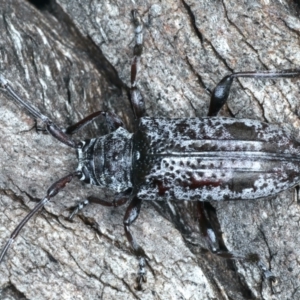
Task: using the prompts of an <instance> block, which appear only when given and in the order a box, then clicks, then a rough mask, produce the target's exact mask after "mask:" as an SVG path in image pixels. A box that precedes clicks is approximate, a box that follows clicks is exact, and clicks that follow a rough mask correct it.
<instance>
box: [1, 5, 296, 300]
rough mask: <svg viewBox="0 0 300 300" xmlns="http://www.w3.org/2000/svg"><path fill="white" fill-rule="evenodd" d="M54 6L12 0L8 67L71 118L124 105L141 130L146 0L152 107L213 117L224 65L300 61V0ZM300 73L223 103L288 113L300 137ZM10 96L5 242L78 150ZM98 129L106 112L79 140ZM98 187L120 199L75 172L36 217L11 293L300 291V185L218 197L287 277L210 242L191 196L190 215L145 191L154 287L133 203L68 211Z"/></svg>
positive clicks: (230, 241) (236, 245) (47, 109)
mask: <svg viewBox="0 0 300 300" xmlns="http://www.w3.org/2000/svg"><path fill="white" fill-rule="evenodd" d="M40 8H41V9H37V8H36V7H34V6H33V5H32V4H30V3H29V2H27V1H21V0H10V1H9V0H0V32H1V39H0V73H1V74H3V75H4V76H5V77H6V78H7V79H8V80H9V81H10V82H11V84H12V86H13V87H14V88H15V90H17V91H18V92H19V93H20V94H21V95H22V97H24V98H25V99H28V100H29V101H30V102H31V103H32V104H34V105H35V106H36V107H38V108H39V109H40V110H41V111H42V112H43V113H44V114H47V115H48V116H49V117H51V118H52V119H53V120H54V121H55V122H57V123H58V124H60V125H61V126H63V127H64V126H68V125H70V124H72V123H74V122H76V121H78V120H80V119H82V118H83V117H84V116H87V115H88V114H90V113H92V112H94V111H96V110H110V111H113V112H116V113H117V114H118V115H119V116H120V117H121V118H122V119H123V120H124V122H125V123H126V125H127V127H128V128H129V129H130V130H133V128H134V127H133V116H132V113H131V110H130V105H129V101H128V86H129V82H130V63H131V58H132V47H133V26H132V24H131V21H130V11H131V10H132V9H133V8H138V10H139V12H140V14H141V15H142V17H143V21H144V24H145V35H144V37H145V48H144V53H143V57H142V66H141V73H140V81H139V87H140V89H141V91H142V94H143V95H144V99H145V102H146V107H147V112H148V115H150V116H159V117H171V118H174V117H194V116H197V117H201V116H205V115H206V113H207V110H208V105H209V93H208V92H207V89H210V90H212V89H213V88H214V86H215V85H216V84H217V83H218V81H219V80H220V79H221V78H222V77H223V76H224V75H226V74H228V73H230V72H232V71H242V70H247V71H249V70H264V69H283V68H297V67H298V66H299V65H300V45H299V31H300V21H299V18H298V15H299V14H298V12H299V10H298V7H297V6H296V5H295V4H293V2H292V1H263V0H261V1H225V0H224V1H205V0H194V1H193V0H185V1H175V0H173V1H162V2H160V1H150V0H149V1H135V3H134V4H133V1H129V0H125V1H124V0H122V1H121V0H115V1H100V0H97V1H86V0H74V1H67V0H56V1H54V0H50V1H48V5H46V6H42V7H40ZM299 85H300V81H299V80H298V81H297V80H296V79H294V80H277V81H270V80H269V81H255V80H249V79H248V80H247V79H245V80H238V81H237V82H235V83H234V85H233V88H232V92H231V96H230V99H229V101H228V105H227V106H226V108H225V109H224V110H222V112H221V115H225V116H234V117H236V118H251V119H259V120H263V121H266V122H272V123H281V124H284V126H289V127H291V128H293V129H294V130H295V133H296V134H297V135H298V136H299V127H300V119H299V115H300V102H299V91H300V86H299ZM0 106H1V109H0V128H1V129H0V130H1V134H0V151H1V155H0V170H1V171H0V246H1V247H2V246H3V245H4V243H5V241H6V240H7V239H8V238H9V234H10V232H11V231H12V230H13V229H14V228H15V226H16V225H17V224H18V223H19V222H20V221H21V219H22V218H23V217H24V216H25V215H26V214H27V213H28V212H29V210H30V209H31V208H32V207H33V206H34V205H35V204H36V202H35V201H37V200H38V199H40V198H42V197H43V196H44V195H45V192H46V190H47V188H48V187H49V186H50V185H51V183H53V182H54V181H55V180H57V179H58V178H61V177H63V176H64V175H66V174H68V173H69V172H71V171H73V170H74V169H75V168H76V155H75V153H74V151H72V149H71V150H70V149H69V148H68V147H66V146H64V145H62V144H60V143H59V142H57V141H55V140H54V139H53V138H51V136H49V135H44V134H42V133H39V134H38V133H36V132H35V130H34V129H33V130H30V129H31V128H32V126H33V125H34V122H33V120H32V118H31V117H30V116H29V115H28V114H27V113H26V112H25V111H24V110H23V109H21V108H20V107H18V106H16V105H15V104H14V103H13V101H11V99H10V98H9V97H7V96H6V95H5V94H4V93H2V92H1V93H0ZM95 134H97V135H101V134H105V126H104V124H103V122H98V123H96V124H94V125H91V126H90V127H89V128H88V129H87V130H86V133H85V134H80V135H79V137H78V138H82V137H87V136H93V135H95ZM216 138H217V137H216ZM92 194H93V195H98V196H101V197H105V198H109V197H110V195H109V194H108V192H107V191H105V190H101V189H99V188H96V187H90V186H87V185H83V184H81V183H80V182H78V181H77V180H74V181H73V182H72V183H70V184H69V185H68V187H67V188H66V189H65V190H64V191H63V192H61V193H60V194H59V195H58V196H56V197H55V198H54V199H53V200H52V201H51V203H49V204H48V205H47V206H46V207H45V209H44V210H43V211H42V212H41V213H40V214H39V215H37V216H36V217H34V218H33V219H32V220H31V221H30V222H29V223H28V224H27V225H26V227H25V228H24V229H23V231H22V232H21V233H20V235H19V237H18V239H17V240H16V242H15V243H14V244H13V245H12V247H11V249H10V250H9V252H8V254H7V256H6V257H5V259H4V262H3V263H2V264H1V265H0V298H1V299H60V300H62V299H197V300H198V299H205V300H206V299H235V300H238V299H280V300H283V299H299V298H300V260H299V257H300V250H299V249H300V247H299V245H300V232H299V221H300V208H299V205H298V204H297V201H296V200H295V198H294V197H293V191H287V192H285V193H282V194H280V195H278V196H277V197H274V198H273V199H271V200H270V199H266V200H260V201H244V202H242V201H238V202H226V203H225V202H224V203H214V202H213V203H211V204H212V205H213V207H214V208H215V209H216V214H217V216H218V219H219V222H220V231H221V232H222V236H223V239H224V243H225V246H226V247H227V248H228V249H229V250H233V251H235V252H236V253H239V254H245V253H257V252H259V253H260V254H261V256H262V259H263V261H264V262H265V263H266V264H267V265H268V266H269V267H270V268H271V270H272V272H273V273H274V274H275V275H276V276H277V279H278V280H277V282H276V283H275V284H270V283H269V282H267V281H266V280H264V279H263V278H262V276H261V273H260V270H259V269H258V268H257V266H255V265H251V264H249V263H246V262H228V261H226V260H222V259H219V258H216V257H215V256H213V255H211V254H209V253H208V252H207V251H205V250H204V249H205V243H204V241H203V240H202V239H201V237H200V236H199V232H198V231H197V229H196V227H194V226H195V224H194V223H195V222H193V220H192V221H191V222H190V223H191V224H187V223H189V221H188V216H189V213H184V212H183V211H184V210H183V209H182V206H183V205H182V203H181V204H178V206H177V204H174V209H175V211H177V215H178V218H179V217H180V218H181V219H178V218H177V219H176V218H174V216H171V214H170V213H169V212H168V208H166V207H164V206H163V207H161V203H156V204H154V205H152V204H151V203H144V204H143V207H142V212H141V214H140V217H139V219H138V220H137V222H136V223H135V224H134V225H133V226H132V229H133V232H134V234H135V235H136V238H137V240H138V241H139V242H140V244H141V245H142V246H143V248H144V249H145V250H146V253H147V255H148V256H149V258H150V264H151V267H152V270H153V271H151V270H150V269H148V281H147V283H146V284H145V285H144V291H142V292H139V291H136V290H135V289H134V286H135V273H136V271H137V260H136V258H135V257H134V256H133V254H132V253H131V250H130V248H129V245H128V243H127V241H126V238H125V235H124V233H123V225H122V221H123V215H124V212H125V208H124V207H120V208H117V209H113V208H104V207H101V206H96V205H93V206H90V207H88V208H86V210H85V211H83V212H82V213H81V214H80V215H78V216H77V217H76V218H75V219H74V222H69V221H67V219H66V218H67V216H68V215H69V211H68V208H69V207H71V206H73V205H75V204H76V203H78V202H79V201H81V200H83V199H84V198H85V196H86V195H92ZM185 205H186V204H184V206H185ZM187 206H188V205H187ZM187 211H189V210H187ZM159 212H161V213H159ZM163 216H165V217H167V218H169V219H172V221H173V222H170V221H168V220H167V219H166V218H164V217H163ZM184 222H186V224H183V225H182V223H184ZM184 225H186V226H184ZM187 228H188V229H187ZM178 229H179V230H178ZM191 232H194V234H191Z"/></svg>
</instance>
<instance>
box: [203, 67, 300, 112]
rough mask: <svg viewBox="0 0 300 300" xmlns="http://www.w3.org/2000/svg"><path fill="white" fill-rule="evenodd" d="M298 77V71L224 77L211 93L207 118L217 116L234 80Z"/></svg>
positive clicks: (299, 72) (274, 71) (233, 74)
mask: <svg viewBox="0 0 300 300" xmlns="http://www.w3.org/2000/svg"><path fill="white" fill-rule="evenodd" d="M299 76H300V70H299V69H294V70H293V69H287V70H280V71H277V70H270V71H269V70H267V71H256V72H237V73H232V74H230V75H227V76H225V77H224V78H223V79H222V80H221V81H220V82H219V83H218V84H217V86H216V87H215V89H214V90H213V92H212V95H211V99H210V105H209V111H208V116H209V117H213V116H216V115H217V114H218V112H219V111H220V109H221V108H222V107H223V106H224V104H225V103H226V101H227V98H228V96H229V92H230V88H231V85H232V82H233V79H234V78H241V77H243V78H254V79H275V78H294V77H299Z"/></svg>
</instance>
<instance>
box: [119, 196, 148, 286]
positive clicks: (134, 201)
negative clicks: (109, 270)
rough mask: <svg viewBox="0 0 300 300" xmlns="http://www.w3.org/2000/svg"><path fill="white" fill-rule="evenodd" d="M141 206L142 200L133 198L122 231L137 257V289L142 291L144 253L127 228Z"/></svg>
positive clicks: (144, 273)
mask: <svg viewBox="0 0 300 300" xmlns="http://www.w3.org/2000/svg"><path fill="white" fill-rule="evenodd" d="M141 205H142V200H141V199H139V198H138V197H136V196H135V197H133V199H132V201H131V202H130V204H129V206H128V207H127V210H126V213H125V216H124V230H125V234H126V238H127V240H128V242H129V243H130V245H131V247H132V249H133V252H134V254H135V255H136V256H137V257H138V260H139V271H138V277H137V284H138V286H137V289H138V290H141V289H142V282H146V270H145V266H146V259H147V256H146V253H145V251H144V249H143V248H142V247H141V246H140V245H139V244H138V243H137V242H136V240H135V238H134V236H133V235H132V233H131V231H130V229H129V227H130V225H131V224H132V223H133V222H134V221H135V220H136V219H137V218H138V216H139V213H140V209H141Z"/></svg>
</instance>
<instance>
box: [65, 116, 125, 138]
mask: <svg viewBox="0 0 300 300" xmlns="http://www.w3.org/2000/svg"><path fill="white" fill-rule="evenodd" d="M100 116H104V117H105V119H106V123H107V125H108V129H109V131H114V130H116V129H118V128H119V127H124V123H123V121H122V120H121V119H120V118H119V116H118V115H116V114H115V113H112V112H106V111H96V112H94V113H92V114H90V115H89V116H87V117H85V118H84V119H82V120H81V121H79V122H77V123H75V124H73V125H71V126H69V127H68V128H67V129H66V130H65V133H67V134H74V133H76V132H77V131H79V130H81V129H82V128H83V127H85V126H86V125H88V124H89V123H91V122H92V121H94V120H95V119H97V118H98V117H100Z"/></svg>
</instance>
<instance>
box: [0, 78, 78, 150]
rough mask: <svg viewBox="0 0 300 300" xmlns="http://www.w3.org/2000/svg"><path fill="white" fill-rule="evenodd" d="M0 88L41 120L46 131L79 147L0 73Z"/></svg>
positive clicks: (68, 144) (71, 145)
mask: <svg viewBox="0 0 300 300" xmlns="http://www.w3.org/2000/svg"><path fill="white" fill-rule="evenodd" d="M0 88H2V89H4V90H5V91H6V92H7V94H8V95H9V96H11V97H12V98H13V99H14V100H15V101H16V102H17V103H19V104H20V105H22V106H23V107H25V108H26V110H27V111H28V112H29V113H30V114H31V115H32V116H33V117H34V118H35V119H39V120H41V121H42V122H43V123H44V124H45V126H46V129H47V131H48V132H49V133H50V134H51V135H52V136H53V137H55V138H56V139H57V140H59V141H60V142H62V143H64V144H65V145H67V146H69V147H72V148H79V147H80V144H79V143H78V142H76V141H74V140H73V139H72V138H71V137H70V136H69V135H67V134H66V133H65V132H64V131H63V130H62V129H61V128H59V127H58V126H57V125H56V124H55V123H54V122H53V121H52V120H50V119H49V118H48V117H47V116H45V115H43V114H42V113H41V112H40V111H39V110H38V109H36V108H35V107H34V106H33V105H31V104H30V103H28V102H27V101H25V100H24V99H22V98H21V97H20V96H19V95H18V94H17V93H16V92H15V91H14V90H13V88H12V87H11V85H10V84H9V82H8V81H7V80H6V79H5V78H4V77H3V76H2V75H1V74H0Z"/></svg>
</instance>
